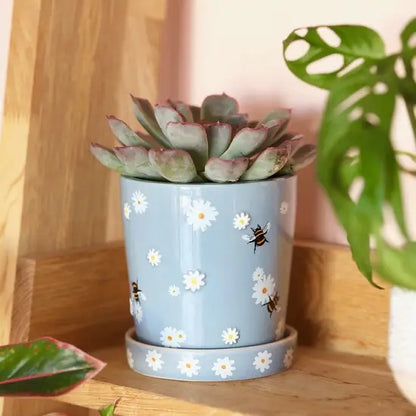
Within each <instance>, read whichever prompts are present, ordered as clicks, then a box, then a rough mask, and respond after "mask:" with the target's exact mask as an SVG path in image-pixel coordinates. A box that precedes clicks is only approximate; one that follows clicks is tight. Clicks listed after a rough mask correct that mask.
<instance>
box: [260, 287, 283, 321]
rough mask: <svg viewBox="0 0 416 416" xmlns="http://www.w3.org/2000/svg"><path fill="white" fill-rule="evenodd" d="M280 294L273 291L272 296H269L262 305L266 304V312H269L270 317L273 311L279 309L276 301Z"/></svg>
mask: <svg viewBox="0 0 416 416" xmlns="http://www.w3.org/2000/svg"><path fill="white" fill-rule="evenodd" d="M279 299H280V296H279V295H278V294H277V292H276V293H275V295H274V296H273V297H271V296H269V301H268V302H266V303H264V304H263V305H262V306H267V312H269V313H270V318H271V317H272V313H273V311H277V310H279V309H280V307H279V305H278V302H279Z"/></svg>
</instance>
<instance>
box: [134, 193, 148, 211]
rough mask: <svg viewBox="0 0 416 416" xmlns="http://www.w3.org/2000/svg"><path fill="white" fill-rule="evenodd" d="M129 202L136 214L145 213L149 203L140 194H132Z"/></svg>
mask: <svg viewBox="0 0 416 416" xmlns="http://www.w3.org/2000/svg"><path fill="white" fill-rule="evenodd" d="M131 200H132V201H133V208H134V211H135V212H136V214H144V213H145V212H146V210H147V207H148V205H149V203H148V202H147V198H146V196H145V195H144V194H143V193H142V192H140V191H136V192H134V193H133V195H132V197H131Z"/></svg>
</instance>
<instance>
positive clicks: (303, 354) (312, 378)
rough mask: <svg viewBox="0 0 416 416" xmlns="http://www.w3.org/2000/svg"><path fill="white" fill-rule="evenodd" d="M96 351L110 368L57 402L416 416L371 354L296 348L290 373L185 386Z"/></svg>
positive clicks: (212, 411)
mask: <svg viewBox="0 0 416 416" xmlns="http://www.w3.org/2000/svg"><path fill="white" fill-rule="evenodd" d="M94 354H95V355H97V356H98V357H100V358H101V359H103V360H104V361H106V362H107V363H108V365H107V367H106V368H105V369H104V370H103V372H102V373H100V374H99V375H98V376H97V378H96V379H94V380H91V381H88V382H87V383H86V384H84V385H83V386H81V387H80V388H79V389H77V390H75V391H73V392H71V393H69V394H67V395H64V396H62V397H61V398H60V400H62V401H65V402H68V403H78V404H81V405H82V406H85V407H89V408H91V409H98V408H99V407H101V406H102V405H103V403H108V402H109V401H111V400H113V399H114V398H116V397H121V399H120V401H119V403H118V406H117V414H118V415H120V416H138V415H146V416H151V415H165V414H175V415H196V414H199V415H235V414H245V415H259V416H260V415H265V416H269V415H279V416H285V415H302V416H306V415H313V416H335V415H336V416H342V415H347V416H351V415H379V416H393V415H394V416H410V415H413V414H415V409H414V408H413V407H412V406H411V405H410V404H409V403H408V402H406V400H405V399H404V398H403V397H402V396H401V395H400V393H399V392H398V390H397V388H396V386H395V384H394V381H393V377H392V375H391V374H390V372H389V370H388V368H387V366H386V365H385V363H384V362H383V361H381V360H377V359H374V358H370V357H359V356H353V355H348V354H341V353H334V352H328V351H325V352H323V351H318V350H313V349H309V348H299V349H298V350H297V355H296V357H295V362H294V366H293V368H292V369H291V370H290V371H287V372H284V373H282V374H278V375H275V376H270V377H265V378H262V379H256V380H247V381H240V382H225V383H213V382H205V383H198V382H194V383H184V382H179V381H171V380H161V379H155V378H151V377H145V376H141V375H139V374H136V373H134V372H133V371H132V370H131V369H130V368H129V367H128V366H127V362H126V357H125V349H124V347H115V348H109V349H105V350H102V351H96V352H94ZM185 387H186V388H185Z"/></svg>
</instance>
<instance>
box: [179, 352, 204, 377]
mask: <svg viewBox="0 0 416 416" xmlns="http://www.w3.org/2000/svg"><path fill="white" fill-rule="evenodd" d="M178 369H179V371H180V372H181V373H182V374H186V376H187V377H192V376H197V375H198V374H199V370H200V369H201V367H200V366H199V360H198V359H197V358H195V357H193V356H192V355H187V356H185V357H183V358H182V360H180V361H179V363H178Z"/></svg>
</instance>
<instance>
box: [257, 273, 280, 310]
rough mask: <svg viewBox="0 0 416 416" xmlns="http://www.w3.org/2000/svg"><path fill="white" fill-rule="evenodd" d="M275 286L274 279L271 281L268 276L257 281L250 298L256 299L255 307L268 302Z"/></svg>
mask: <svg viewBox="0 0 416 416" xmlns="http://www.w3.org/2000/svg"><path fill="white" fill-rule="evenodd" d="M275 287H276V284H275V282H274V279H272V277H271V275H270V274H269V275H268V276H267V277H265V278H263V279H261V280H259V281H258V282H256V283H255V284H254V286H253V295H252V297H253V298H254V299H256V305H258V304H259V303H261V304H262V305H264V304H266V303H267V302H269V300H270V298H269V296H270V297H273V296H274V294H275Z"/></svg>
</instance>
